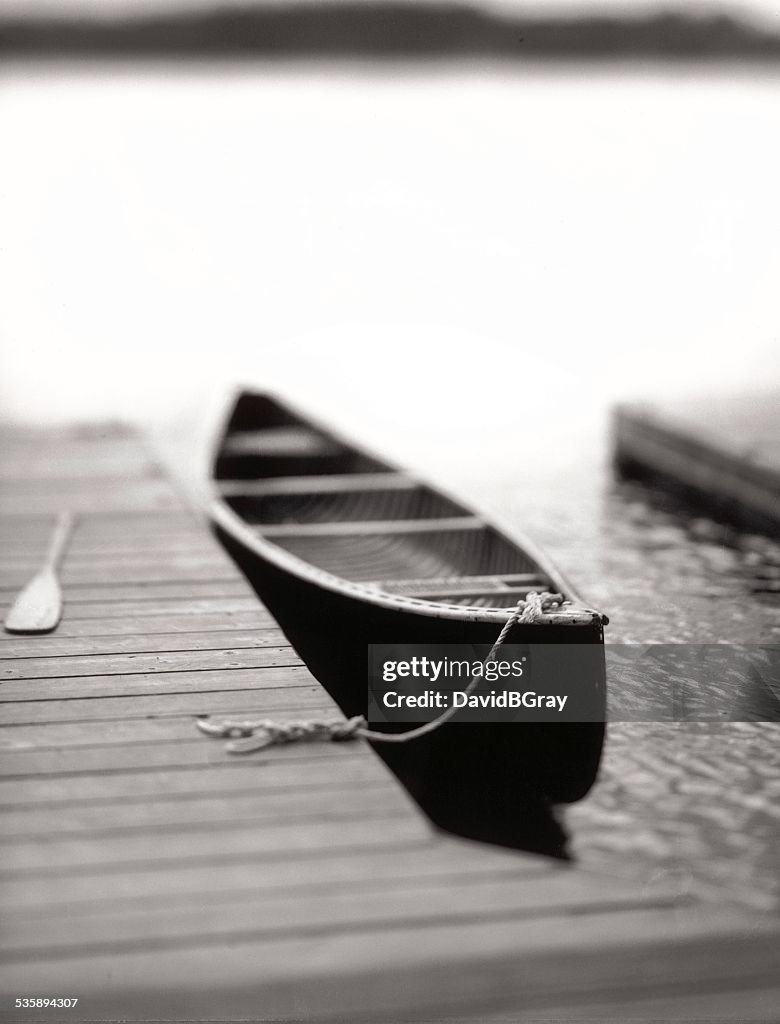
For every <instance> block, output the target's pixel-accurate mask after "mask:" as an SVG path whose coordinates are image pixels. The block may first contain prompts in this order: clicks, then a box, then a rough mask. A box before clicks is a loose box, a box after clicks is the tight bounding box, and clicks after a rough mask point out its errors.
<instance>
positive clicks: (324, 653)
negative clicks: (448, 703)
mask: <svg viewBox="0 0 780 1024" xmlns="http://www.w3.org/2000/svg"><path fill="white" fill-rule="evenodd" d="M213 476H214V480H213V485H214V492H215V493H214V501H213V504H212V520H213V523H214V527H215V530H216V532H217V534H218V536H219V538H220V540H221V542H222V543H223V544H224V546H225V547H226V549H227V550H228V552H229V553H230V554H231V556H232V557H233V559H234V560H235V561H236V563H237V564H238V566H239V567H240V568H241V570H242V571H243V573H244V574H245V576H246V577H247V579H248V580H249V582H250V583H251V585H252V586H253V588H254V589H255V591H256V592H257V594H258V596H259V597H260V598H261V600H262V601H263V603H264V604H265V605H266V606H267V607H268V609H269V610H270V612H271V613H272V614H273V615H274V617H275V618H276V619H277V621H278V623H279V625H280V626H281V628H282V630H283V631H284V633H285V634H286V635H287V637H288V638H289V640H290V642H291V643H292V644H293V646H294V647H295V648H296V650H297V651H298V653H299V655H300V656H301V658H302V659H303V661H304V662H305V663H306V665H307V666H308V667H309V669H310V670H311V672H312V673H313V674H314V676H316V678H317V679H318V680H319V681H320V682H321V683H322V685H323V686H324V687H325V689H326V690H327V691H328V693H329V694H330V695H331V696H332V697H333V698H334V699H335V700H336V702H337V703H338V704H339V706H340V708H341V709H342V711H343V712H344V714H345V715H347V716H353V715H361V714H365V713H366V699H367V696H366V694H367V687H366V663H367V645H368V644H370V643H374V644H378V643H388V644H394V643H399V642H403V643H409V644H413V643H421V644H422V643H425V644H430V643H437V644H453V643H456V644H460V643H464V644H479V645H488V646H489V645H490V644H492V642H493V641H494V640H495V639H496V637H497V635H498V633H499V631H500V629H501V627H502V625H503V624H504V623H505V622H506V620H507V618H508V616H509V614H510V610H511V609H512V608H513V607H514V606H515V605H516V603H517V601H518V599H519V598H523V597H524V596H525V595H526V594H528V593H529V592H531V591H536V592H542V591H549V592H556V593H560V594H562V595H563V598H564V600H563V602H562V603H561V604H560V605H559V606H556V607H552V608H550V609H549V610H548V611H546V612H545V613H544V614H542V615H540V616H538V617H537V618H536V620H535V621H534V622H531V623H526V624H516V625H515V626H514V627H513V629H512V631H511V633H510V635H509V636H508V637H507V642H508V643H538V644H556V645H557V644H588V645H599V646H598V652H599V653H598V656H597V657H596V658H595V659H588V661H589V663H590V664H591V666H592V665H597V670H596V671H595V672H593V671H590V672H589V673H587V675H588V678H587V679H584V680H583V686H588V687H591V688H593V691H594V693H596V694H597V700H598V701H600V702H601V703H602V705H603V701H604V692H605V681H604V672H603V626H604V622H605V621H606V620H605V619H604V617H603V616H601V615H600V614H599V613H598V612H595V611H592V610H590V609H588V608H586V607H585V606H584V605H583V603H582V602H581V600H580V599H579V598H577V596H576V595H575V593H574V591H573V589H572V587H571V586H570V584H568V583H567V582H566V580H564V578H563V577H562V576H561V575H560V573H558V572H557V570H556V569H555V568H554V567H553V566H552V565H550V563H549V562H548V561H547V560H546V559H545V558H544V557H543V556H542V555H541V554H540V553H539V552H537V551H535V550H534V549H533V548H532V546H531V545H530V544H529V543H528V542H527V541H525V540H523V539H517V538H515V539H513V538H511V537H510V536H509V534H508V533H507V532H505V531H503V530H501V529H499V528H498V527H497V526H495V525H494V524H492V523H490V522H488V521H486V520H485V519H484V518H483V517H481V516H478V515H476V514H475V513H474V512H472V511H471V510H470V509H468V508H467V507H465V506H464V505H463V504H461V503H460V502H459V501H457V500H456V499H454V498H452V497H450V496H449V495H447V494H444V493H442V492H441V491H439V490H435V489H433V488H431V487H429V486H427V485H426V484H424V483H422V482H421V481H419V480H418V479H416V478H415V477H414V476H412V475H411V474H409V473H407V472H403V471H401V470H399V469H398V468H396V467H394V466H391V465H389V464H388V463H386V462H384V461H382V460H381V459H378V458H376V457H375V456H374V455H372V454H370V453H368V452H366V451H364V450H363V449H361V448H358V447H356V446H355V445H353V444H350V443H347V442H345V441H343V440H342V439H341V438H339V437H338V436H337V435H336V434H334V433H333V432H332V431H330V430H328V429H327V428H324V427H322V426H321V425H319V424H316V423H313V422H312V421H311V420H309V419H308V418H306V417H304V416H302V415H300V414H298V413H296V412H295V411H293V410H291V409H290V408H289V407H288V406H287V405H285V404H283V403H281V402H280V401H278V400H277V399H275V398H273V397H271V396H269V395H265V394H256V393H247V392H245V393H243V394H241V396H240V397H239V398H238V400H237V401H236V403H235V406H234V407H233V409H232V412H231V414H230V416H229V418H228V421H227V425H226V427H225V428H224V431H223V433H222V435H221V436H220V438H219V441H218V445H217V449H216V453H215V459H214V466H213ZM594 653H595V652H594ZM539 688H540V689H541V687H539ZM388 728H392V727H388ZM397 728H406V727H405V726H403V727H400V726H399V727H397ZM603 736H604V725H603V722H568V723H567V722H555V723H550V722H543V723H542V722H539V723H528V722H523V723H508V722H500V723H479V724H476V723H468V724H466V723H457V722H451V723H448V724H445V725H443V726H442V727H441V728H440V729H438V730H436V731H435V732H433V733H430V734H429V735H427V736H425V737H422V738H420V739H416V740H414V741H412V742H410V743H405V744H383V743H376V744H374V749H375V750H376V752H377V753H378V754H379V755H380V756H381V757H382V758H383V759H384V761H385V762H386V763H387V765H388V766H389V767H390V768H391V770H392V771H393V772H394V773H395V774H396V775H397V776H398V777H399V778H400V779H401V781H402V782H403V783H404V785H405V786H406V788H407V789H408V790H409V792H410V793H411V795H412V796H413V797H414V798H415V799H416V800H417V801H418V803H419V804H420V805H421V807H422V808H423V809H424V810H425V811H426V812H427V814H428V815H429V816H430V817H431V818H432V820H433V821H434V822H435V823H436V824H438V825H439V826H441V827H443V828H446V829H448V830H450V831H453V832H456V833H458V834H461V835H465V836H469V837H472V838H480V839H485V840H489V841H493V842H498V843H503V844H506V845H510V846H518V847H523V848H532V849H540V850H545V851H546V852H550V853H558V854H562V853H563V844H564V839H563V833H562V832H561V830H560V828H559V826H558V825H557V823H556V822H555V821H554V819H553V818H552V817H551V816H550V814H549V805H550V804H553V803H564V802H570V801H573V800H577V799H579V798H581V797H582V796H583V795H584V794H585V793H586V792H587V791H588V790H589V788H590V787H591V785H592V784H593V781H594V779H595V776H596V771H597V768H598V764H599V759H600V755H601V748H602V743H603Z"/></svg>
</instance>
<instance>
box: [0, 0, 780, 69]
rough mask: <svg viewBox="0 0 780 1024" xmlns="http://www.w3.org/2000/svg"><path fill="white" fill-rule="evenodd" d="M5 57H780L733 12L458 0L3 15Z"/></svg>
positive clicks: (0, 29) (774, 44) (0, 53)
mask: <svg viewBox="0 0 780 1024" xmlns="http://www.w3.org/2000/svg"><path fill="white" fill-rule="evenodd" d="M0 57H6V58H11V57H26V58H34V59H35V58H38V59H46V58H52V57H55V58H74V59H78V58H83V57H104V58H110V59H117V60H122V59H135V58H145V57H146V58H148V57H161V58H186V57H191V58H192V57H194V58H217V59H219V58H242V57H244V58H247V57H250V58H257V59H265V60H269V59H271V60H272V59H280V58H325V59H332V60H340V59H351V58H369V59H372V60H410V59H411V60H442V59H444V60H448V59H469V58H489V59H498V60H502V61H510V62H515V61H517V62H523V61H583V60H585V61H599V62H608V61H616V60H620V61H625V60H636V61H639V62H642V61H656V62H672V63H691V62H693V63H696V62H719V61H720V62H730V61H739V62H750V63H769V64H775V63H778V62H780V36H778V35H776V34H774V33H772V32H771V31H769V30H765V29H762V28H761V27H758V26H757V25H754V24H751V23H748V22H746V21H742V20H741V19H739V18H738V17H735V16H731V15H728V14H710V15H700V16H692V15H690V14H688V13H685V12H684V10H679V11H677V10H667V11H662V12H659V13H657V14H651V15H647V16H641V17H620V16H608V15H602V16H592V17H582V18H574V19H572V18H564V17H554V16H553V17H541V16H539V15H523V14H522V13H502V12H500V11H496V10H486V9H482V8H477V7H471V6H468V5H467V4H458V3H441V4H438V3H425V2H421V3H419V4H415V5H411V4H408V3H397V2H381V0H378V2H376V3H371V4H366V3H360V2H355V0H350V2H346V0H345V2H341V3H333V4H328V5H327V6H317V5H315V4H313V3H293V4H289V5H283V6H282V5H278V4H273V5H266V4H262V3H261V4H251V3H245V4H236V5H235V6H233V7H229V8H226V7H220V8H219V9H217V10H213V11H203V10H201V9H198V10H187V9H183V10H182V11H181V12H178V13H170V12H169V13H165V14H159V15H153V14H148V13H145V14H143V15H135V16H126V15H124V16H121V15H118V16H114V17H111V18H105V17H100V18H92V19H88V18H84V17H73V16H69V17H63V16H59V17H41V16H37V17H31V16H28V17H21V16H15V17H9V16H6V17H2V16H0Z"/></svg>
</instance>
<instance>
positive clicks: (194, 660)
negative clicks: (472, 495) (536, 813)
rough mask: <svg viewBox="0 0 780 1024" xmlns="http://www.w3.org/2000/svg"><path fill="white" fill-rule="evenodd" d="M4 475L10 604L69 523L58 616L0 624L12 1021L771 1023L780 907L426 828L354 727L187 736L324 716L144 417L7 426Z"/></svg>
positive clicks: (0, 938) (7, 978)
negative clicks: (327, 737) (51, 427)
mask: <svg viewBox="0 0 780 1024" xmlns="http://www.w3.org/2000/svg"><path fill="white" fill-rule="evenodd" d="M0 480H1V481H2V493H0V537H1V538H2V555H1V556H0V570H1V575H0V588H1V589H0V595H1V596H2V602H3V611H4V610H5V609H6V608H7V607H8V605H9V604H10V601H11V600H12V598H13V596H14V594H15V592H16V590H17V589H18V588H19V587H20V586H21V585H22V584H23V583H24V582H25V580H26V579H27V578H28V577H29V575H30V574H31V573H32V572H33V571H34V569H35V568H36V566H37V564H38V561H39V559H40V557H41V555H42V552H43V550H44V548H45V544H46V540H47V536H48V534H49V532H50V530H51V526H52V522H53V517H54V515H55V514H56V513H57V512H59V511H60V510H62V509H70V510H72V511H73V512H74V513H75V514H76V516H77V517H78V520H77V526H76V531H75V533H74V536H73V540H72V543H71V546H70V549H69V551H68V554H67V557H66V560H65V563H64V569H63V583H64V589H65V596H66V608H65V615H64V618H63V620H62V623H61V625H60V626H59V628H58V629H57V631H56V632H55V633H53V634H51V635H49V636H42V637H29V638H25V637H18V636H16V637H14V636H10V635H8V634H3V636H2V638H0V679H2V684H1V685H0V717H1V719H2V725H3V728H2V733H1V734H0V737H1V738H0V742H1V743H2V751H1V752H0V760H2V773H3V774H2V779H0V816H1V821H2V826H1V827H0V846H1V848H2V855H1V857H0V903H1V907H2V910H1V913H2V934H1V935H0V944H2V964H3V966H2V973H1V974H0V979H1V980H0V1011H1V1012H2V1016H3V1019H6V1020H17V1019H18V1020H25V1021H30V1020H38V1019H54V1018H62V1019H66V1020H69V1021H77V1020H87V1019H89V1020H101V1019H102V1020H109V1019H111V1020H114V1019H119V1018H124V1019H130V1020H149V1019H157V1020H164V1019H188V1020H194V1019H211V1020H214V1019H216V1020H230V1019H239V1018H250V1019H253V1020H270V1019H273V1020H278V1019H295V1020H306V1019H322V1020H362V1021H365V1020H371V1019H376V1020H379V1019H384V1020H388V1019H390V1020H395V1019H401V1018H403V1019H420V1020H422V1019H426V1020H430V1019H434V1018H443V1019H453V1020H467V1019H473V1020H488V1019H495V1020H499V1019H500V1020H506V1021H510V1020H511V1021H520V1020H528V1021H531V1020H537V1019H538V1020H542V1019H544V1020H549V1019H551V1018H552V1019H556V1020H557V1019H572V1020H586V1019H587V1020H609V1019H613V1020H625V1019H626V1018H627V1017H631V1019H636V1020H639V1019H648V1020H649V1019H664V1020H671V1019H681V1020H684V1019H691V1018H698V1019H706V1020H717V1019H722V1020H727V1019H736V1018H739V1019H740V1020H747V1019H751V1020H766V1021H769V1020H775V1019H776V1016H777V1007H778V1006H779V1005H780V982H779V981H778V977H780V972H779V968H780V955H779V954H778V948H779V947H780V921H779V920H778V917H777V915H776V914H775V913H772V912H763V911H759V910H755V909H753V910H750V909H747V908H742V907H740V906H735V905H733V904H724V905H719V904H717V903H716V902H708V901H705V900H699V899H696V898H693V897H692V896H691V895H690V894H686V893H681V892H680V889H679V887H678V886H675V885H674V884H671V883H670V884H665V883H664V882H660V883H658V884H653V885H650V886H648V885H647V884H645V883H644V882H641V881H637V880H631V879H630V878H629V877H624V878H617V877H615V874H614V873H613V872H608V871H606V870H604V871H602V872H599V871H598V870H594V868H593V867H592V866H591V867H589V869H588V870H587V871H586V870H584V869H582V868H580V867H577V866H573V867H568V866H561V865H559V864H555V863H553V862H551V861H548V860H546V859H543V858H538V857H533V856H530V855H524V854H518V853H513V852H509V851H502V850H498V849H493V848H488V847H484V846H481V845H479V844H474V843H468V842H465V841H461V840H457V839H454V838H450V837H446V836H442V835H440V834H436V833H435V832H434V831H433V830H432V829H431V828H430V826H429V825H428V823H427V822H426V821H425V820H424V819H423V817H422V816H421V815H420V813H419V812H418V810H417V809H416V807H415V806H413V805H412V804H411V802H410V800H409V799H408V798H407V796H406V795H405V793H404V792H403V791H402V790H401V789H400V788H399V786H398V784H397V783H396V782H395V780H394V779H393V778H392V777H391V776H390V775H389V773H388V772H387V771H386V770H385V768H384V767H383V766H382V764H381V763H380V762H379V760H378V759H377V758H376V757H375V756H374V755H373V754H372V753H371V751H370V750H369V749H367V748H366V747H365V746H364V745H361V744H358V743H354V744H341V745H339V744H324V743H323V744H311V745H300V746H295V747H288V748H279V749H274V750H271V751H267V752H264V753H262V754H259V755H254V756H252V757H248V758H244V759H241V758H235V757H231V756H230V755H229V754H227V753H226V752H225V751H224V749H223V745H222V744H221V743H220V742H218V741H211V740H208V739H206V738H204V737H202V736H200V735H199V734H198V733H197V731H196V730H195V727H194V721H195V718H196V717H197V716H199V715H201V714H215V715H222V714H225V713H229V714H230V715H253V716H256V715H264V714H266V713H273V714H274V715H278V716H279V717H285V716H288V717H299V716H301V715H303V714H306V715H308V714H311V713H313V712H316V713H320V712H331V711H333V710H334V708H333V705H332V704H331V702H330V700H329V699H328V698H327V696H326V695H325V694H324V692H323V691H322V690H321V688H320V687H319V686H318V685H317V684H316V682H315V681H314V680H313V679H312V678H311V677H310V676H309V675H308V673H307V671H306V669H305V668H304V667H303V666H302V665H301V664H300V662H299V661H298V659H297V657H296V655H295V652H294V651H293V650H292V649H291V648H290V647H289V646H288V645H287V644H286V643H285V638H284V637H283V636H282V634H281V633H280V631H279V630H278V628H277V627H276V625H275V624H274V622H273V621H272V619H271V618H270V616H269V615H268V613H267V612H266V611H265V610H264V609H263V608H262V607H260V606H259V605H258V603H257V601H256V599H255V598H254V597H253V595H252V594H251V593H250V592H249V589H248V587H247V586H246V584H245V583H244V581H243V580H242V579H241V578H240V576H239V575H238V573H237V572H236V570H235V569H234V567H233V566H232V564H231V563H230V562H229V560H228V559H227V558H226V556H225V555H224V554H223V553H222V551H221V550H220V549H219V547H218V546H217V544H216V543H215V541H214V540H213V539H212V538H211V536H210V534H209V532H208V530H207V529H206V527H205V526H204V524H203V523H202V522H201V521H200V520H199V519H198V517H197V516H196V515H195V514H194V513H193V511H192V510H191V509H190V508H189V507H188V506H187V504H186V502H185V501H184V499H183V498H182V497H181V496H180V494H179V493H178V492H177V490H176V488H175V487H174V486H173V484H172V483H171V482H170V480H169V479H168V477H167V476H166V473H165V472H164V470H163V468H162V467H161V466H160V465H159V464H157V462H156V461H155V459H154V458H153V457H151V456H150V455H149V454H148V452H147V451H146V449H145V448H144V445H143V444H142V443H141V440H140V439H139V438H138V437H137V436H135V435H134V434H132V433H130V432H128V431H125V430H123V429H120V428H97V427H96V428H94V429H89V430H82V431H73V432H71V433H69V434H59V435H54V434H38V433H32V432H30V433H25V432H21V431H10V430H9V431H6V433H5V436H4V442H3V445H2V449H0ZM35 997H46V998H52V997H78V1000H79V1002H78V1006H77V1008H76V1009H74V1010H56V1011H51V1010H28V1009H20V1010H17V1009H14V1000H15V999H16V998H35Z"/></svg>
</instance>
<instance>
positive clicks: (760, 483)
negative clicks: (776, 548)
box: [614, 392, 780, 534]
mask: <svg viewBox="0 0 780 1024" xmlns="http://www.w3.org/2000/svg"><path fill="white" fill-rule="evenodd" d="M778 410H780V393H777V392H769V393H765V394H760V395H754V396H748V397H740V398H731V399H727V398H721V399H718V398H717V397H713V399H712V400H711V401H709V402H703V401H699V402H686V403H676V404H675V403H673V402H672V403H665V404H662V405H660V406H646V405H634V406H631V405H629V406H623V407H621V408H619V409H617V411H616V413H615V423H614V433H615V457H616V461H617V463H618V466H619V467H620V468H621V469H622V470H623V471H624V472H626V473H627V474H629V475H637V476H640V477H645V478H649V479H651V480H654V481H658V482H661V483H664V484H666V485H667V486H669V487H672V488H674V489H677V490H681V491H683V492H685V494H686V495H687V496H690V497H693V498H694V499H698V500H699V502H700V503H702V504H703V506H704V508H705V509H706V512H707V514H709V515H712V514H714V513H718V512H720V513H721V514H722V515H724V516H726V517H727V518H730V519H735V520H738V521H740V522H742V523H744V524H746V525H748V526H754V525H757V526H758V527H759V528H764V529H767V530H769V531H771V532H772V533H773V534H776V533H777V530H778V528H779V527H780V432H779V431H778V423H779V422H780V412H779V411H778Z"/></svg>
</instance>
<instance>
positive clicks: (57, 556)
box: [41, 512, 73, 572]
mask: <svg viewBox="0 0 780 1024" xmlns="http://www.w3.org/2000/svg"><path fill="white" fill-rule="evenodd" d="M72 531H73V516H72V515H71V513H70V512H60V514H59V515H58V516H57V521H56V523H55V524H54V530H53V531H52V535H51V540H50V541H49V547H48V549H47V551H46V555H45V557H44V559H43V563H42V564H41V569H50V570H51V571H52V572H54V571H56V570H57V568H58V567H59V564H60V562H61V561H62V556H63V555H64V554H65V548H66V547H67V546H68V541H69V540H70V535H71V533H72Z"/></svg>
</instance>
